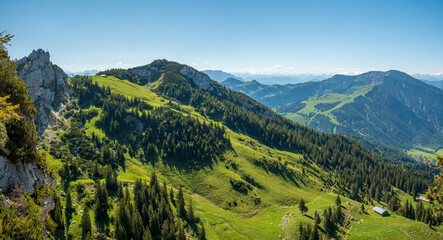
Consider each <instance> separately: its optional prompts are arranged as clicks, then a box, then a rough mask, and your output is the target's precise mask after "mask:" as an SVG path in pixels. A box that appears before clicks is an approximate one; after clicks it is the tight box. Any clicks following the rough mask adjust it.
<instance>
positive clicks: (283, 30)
mask: <svg viewBox="0 0 443 240" xmlns="http://www.w3.org/2000/svg"><path fill="white" fill-rule="evenodd" d="M2 5H3V12H2V14H1V15H0V31H6V32H7V33H9V34H13V35H15V37H14V38H13V40H12V41H11V46H9V47H8V50H9V52H10V55H11V57H12V58H17V59H20V58H22V57H24V56H26V55H28V54H29V53H30V52H31V51H32V50H33V49H37V48H42V49H44V50H49V52H50V53H51V59H52V61H53V62H54V63H56V64H58V65H59V66H60V67H62V68H63V69H64V70H66V71H71V72H77V71H82V70H87V69H98V70H102V69H109V68H116V67H120V68H128V67H133V66H139V65H144V64H147V63H150V62H151V61H152V60H154V59H159V58H160V59H162V58H165V59H168V60H172V61H177V62H180V63H184V64H187V65H190V66H193V67H195V68H197V69H199V70H204V69H221V70H224V71H227V72H242V73H256V74H286V75H288V74H289V75H290V74H301V73H312V74H323V73H328V74H331V73H332V74H333V73H360V72H366V71H370V70H381V71H384V70H389V69H397V70H400V71H404V72H407V73H409V74H415V73H426V74H442V73H443V54H441V53H443V44H441V39H442V38H443V32H442V31H440V29H443V21H442V15H441V10H442V9H443V2H441V1H426V2H413V1H389V2H386V1H371V2H355V1H338V2H336V1H334V2H331V1H315V2H306V1H291V2H284V1H276V2H272V4H269V3H268V2H267V1H255V2H253V3H250V2H239V1H230V2H229V1H228V2H226V1H223V2H222V3H216V2H208V1H192V2H188V1H186V2H182V1H167V2H166V1H165V2H163V1H162V2H158V1H132V2H131V3H127V2H119V1H113V0H109V1H100V2H90V1H75V2H71V1H70V2H58V1H52V0H43V1H8V2H7V3H3V4H2ZM411 16H413V17H411Z"/></svg>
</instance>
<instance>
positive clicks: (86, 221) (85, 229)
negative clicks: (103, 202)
mask: <svg viewBox="0 0 443 240" xmlns="http://www.w3.org/2000/svg"><path fill="white" fill-rule="evenodd" d="M81 227H82V239H87V235H88V234H89V237H91V229H92V227H91V218H90V217H89V209H88V207H85V209H84V210H83V215H82V222H81Z"/></svg>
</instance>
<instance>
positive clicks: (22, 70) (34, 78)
mask: <svg viewBox="0 0 443 240" xmlns="http://www.w3.org/2000/svg"><path fill="white" fill-rule="evenodd" d="M49 58H50V56H49V52H46V51H44V50H42V49H38V50H34V51H32V53H31V54H30V55H29V56H27V57H24V58H22V59H20V60H18V61H17V75H18V76H19V77H20V78H21V79H22V80H23V81H24V82H25V83H26V85H27V86H28V90H29V94H30V96H31V99H32V100H33V101H34V106H35V108H36V109H37V114H36V116H35V125H36V128H37V131H38V132H39V134H42V133H43V132H44V131H45V129H46V128H47V127H48V125H50V124H51V121H52V120H51V116H54V113H55V112H57V111H58V110H59V109H60V106H61V103H62V102H63V100H64V99H65V98H66V97H67V96H68V88H69V85H68V76H67V75H66V73H65V72H63V70H62V69H61V68H60V67H58V66H57V65H55V64H53V63H52V62H51V61H50V60H49Z"/></svg>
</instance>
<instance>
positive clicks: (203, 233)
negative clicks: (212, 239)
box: [198, 223, 206, 240]
mask: <svg viewBox="0 0 443 240" xmlns="http://www.w3.org/2000/svg"><path fill="white" fill-rule="evenodd" d="M198 240H206V231H205V224H204V223H202V227H201V228H200V232H199V233H198Z"/></svg>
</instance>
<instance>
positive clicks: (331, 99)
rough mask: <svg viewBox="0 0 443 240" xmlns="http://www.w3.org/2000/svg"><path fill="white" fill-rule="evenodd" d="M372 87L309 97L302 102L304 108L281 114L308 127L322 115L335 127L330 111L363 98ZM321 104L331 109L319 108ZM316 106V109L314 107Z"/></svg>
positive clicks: (335, 120)
mask: <svg viewBox="0 0 443 240" xmlns="http://www.w3.org/2000/svg"><path fill="white" fill-rule="evenodd" d="M372 88H373V86H366V87H362V88H359V89H357V90H356V91H354V92H352V93H350V94H338V93H327V94H324V95H321V96H318V97H311V98H309V99H307V100H304V101H302V102H301V103H302V104H304V107H303V108H302V109H300V110H298V111H297V112H295V113H283V116H285V117H287V118H289V119H291V120H293V121H295V122H300V123H302V124H305V125H309V124H310V122H311V121H313V120H314V119H315V118H316V117H317V115H323V116H325V117H327V118H328V119H329V121H331V123H333V124H335V125H340V123H339V122H338V121H337V119H336V117H335V116H334V114H333V113H332V111H334V110H336V109H339V108H341V107H343V106H344V105H345V104H348V103H352V102H353V101H354V99H355V98H356V97H358V96H363V95H365V94H366V93H367V92H369V91H371V89H372ZM321 104H328V105H330V106H331V107H328V108H326V109H324V108H320V107H319V106H320V105H321ZM316 106H317V107H316Z"/></svg>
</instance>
